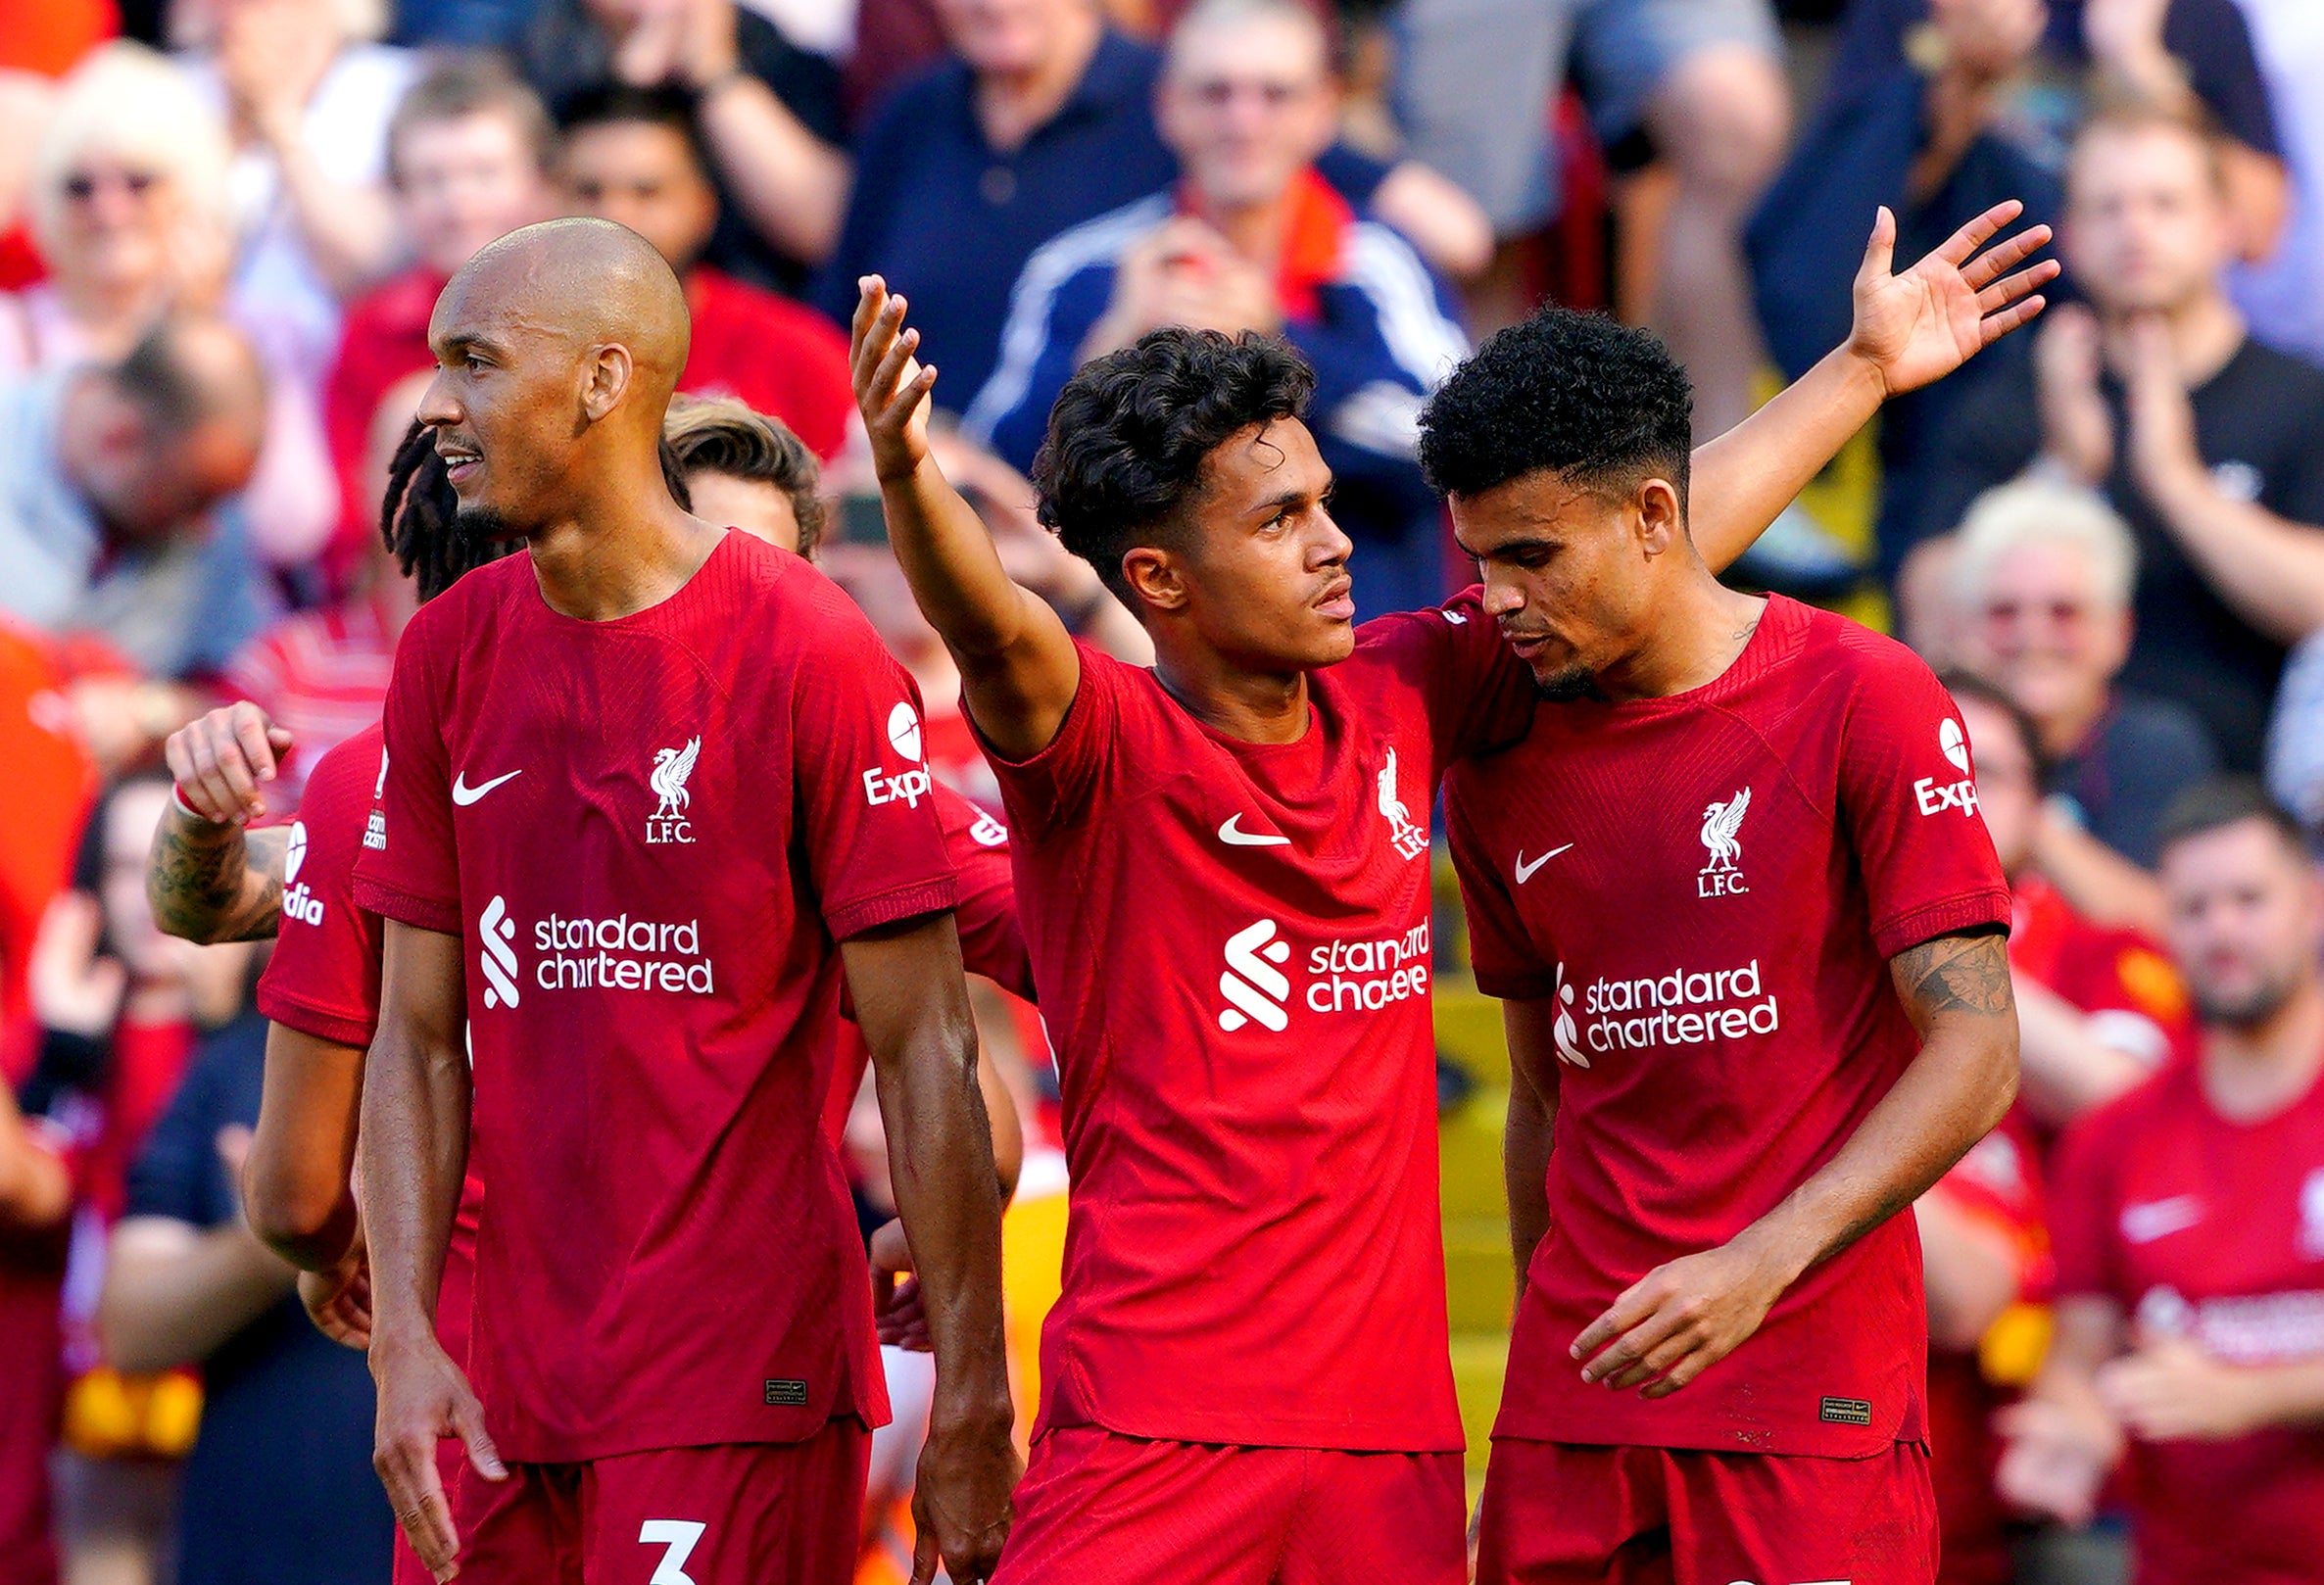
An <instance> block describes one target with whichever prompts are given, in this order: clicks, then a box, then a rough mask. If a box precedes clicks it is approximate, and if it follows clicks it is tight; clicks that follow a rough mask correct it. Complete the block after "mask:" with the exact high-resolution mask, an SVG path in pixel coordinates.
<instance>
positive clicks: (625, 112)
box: [557, 82, 717, 181]
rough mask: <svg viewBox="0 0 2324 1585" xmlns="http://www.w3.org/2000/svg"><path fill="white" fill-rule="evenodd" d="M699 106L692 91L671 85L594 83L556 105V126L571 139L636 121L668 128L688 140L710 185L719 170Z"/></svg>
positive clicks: (691, 153)
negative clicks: (699, 119) (697, 112)
mask: <svg viewBox="0 0 2324 1585" xmlns="http://www.w3.org/2000/svg"><path fill="white" fill-rule="evenodd" d="M696 103H697V101H696V97H695V95H694V93H693V92H692V91H691V90H689V89H686V88H680V87H677V86H675V85H674V84H670V83H654V84H647V85H640V84H637V83H629V82H599V83H592V84H591V85H590V86H588V87H586V88H577V89H575V90H574V91H573V92H572V93H570V94H568V95H567V96H566V97H565V98H563V99H561V100H559V101H557V125H558V126H559V127H561V128H563V130H564V135H565V136H566V137H568V138H569V137H571V136H572V135H573V134H574V133H576V132H582V131H586V130H588V129H589V128H590V127H592V126H621V125H626V124H628V123H630V122H633V121H643V122H644V123H646V124H647V125H649V126H666V127H668V128H669V129H670V130H671V131H673V132H675V133H677V134H678V136H679V137H681V138H683V139H685V141H686V152H687V153H688V154H690V155H692V156H693V157H694V168H695V169H697V170H699V171H701V172H702V179H703V180H705V181H707V180H709V179H710V173H711V172H712V171H713V170H715V169H716V168H717V167H716V165H715V164H714V163H713V162H712V161H711V159H710V150H709V146H708V145H707V144H705V143H703V142H702V127H701V125H700V123H698V122H697V121H696V120H695V107H696Z"/></svg>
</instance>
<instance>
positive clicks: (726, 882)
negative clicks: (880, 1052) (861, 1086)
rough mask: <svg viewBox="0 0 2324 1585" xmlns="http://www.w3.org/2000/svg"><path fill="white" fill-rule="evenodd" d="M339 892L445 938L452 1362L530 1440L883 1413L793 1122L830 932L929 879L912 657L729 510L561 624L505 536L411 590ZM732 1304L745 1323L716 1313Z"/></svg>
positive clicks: (710, 1431)
mask: <svg viewBox="0 0 2324 1585" xmlns="http://www.w3.org/2000/svg"><path fill="white" fill-rule="evenodd" d="M387 750H388V774H387V787H386V806H385V824H384V833H383V845H382V846H380V847H377V848H366V849H365V851H364V853H363V859H362V862H361V863H360V865H359V866H358V870H357V876H356V896H357V898H358V900H359V901H361V902H363V904H365V905H366V906H368V907H371V908H373V909H375V910H376V911H377V912H379V913H382V914H385V915H387V916H388V917H389V918H392V919H399V920H402V921H404V922H405V923H407V924H410V925H414V926H418V927H420V928H422V929H426V930H434V931H442V932H445V933H448V934H458V935H459V936H460V937H461V938H462V940H463V942H464V947H465V952H466V956H467V961H468V964H469V965H470V968H471V970H472V971H473V972H472V973H471V974H470V975H469V977H468V980H467V996H468V1033H469V1046H470V1051H471V1053H472V1058H473V1062H474V1068H475V1079H476V1088H475V1122H474V1126H473V1129H472V1131H471V1146H470V1149H471V1153H472V1159H473V1160H474V1162H475V1164H476V1168H477V1171H478V1175H479V1176H480V1177H482V1178H483V1179H484V1181H485V1183H486V1184H487V1185H488V1192H489V1194H490V1198H491V1215H490V1216H488V1217H487V1218H486V1219H485V1222H484V1227H483V1231H482V1235H481V1237H480V1239H479V1241H478V1245H477V1272H476V1306H475V1316H476V1324H475V1334H474V1338H473V1341H472V1344H471V1349H470V1359H471V1363H472V1369H473V1370H474V1374H475V1376H476V1382H477V1387H478V1390H479V1392H480V1394H481V1396H482V1398H483V1400H484V1402H485V1404H486V1405H487V1414H488V1415H489V1416H490V1417H491V1421H492V1428H493V1434H494V1437H495V1438H496V1440H498V1441H499V1443H500V1445H501V1449H502V1451H503V1452H504V1453H505V1454H507V1455H508V1456H509V1457H511V1458H513V1459H517V1460H521V1461H525V1462H546V1463H557V1462H564V1461H569V1460H580V1459H594V1458H602V1457H608V1456H612V1455H617V1454H621V1453H628V1452H635V1451H641V1450H646V1449H652V1448H662V1447H680V1446H690V1445H698V1444H705V1443H712V1442H770V1441H795V1440H799V1439H800V1438H803V1437H806V1436H809V1435H812V1434H814V1433H815V1432H816V1431H817V1430H819V1429H820V1428H821V1427H822V1425H823V1424H824V1422H825V1421H826V1420H827V1419H828V1418H830V1417H832V1416H834V1415H845V1414H856V1415H860V1416H862V1417H865V1418H867V1419H872V1420H874V1421H878V1420H880V1419H884V1418H885V1416H886V1413H887V1402H886V1392H885V1389H884V1387H883V1384H882V1380H881V1374H880V1368H879V1361H878V1356H877V1348H876V1343H875V1340H874V1338H873V1335H872V1329H871V1287H870V1280H869V1273H868V1272H867V1271H866V1269H865V1265H864V1258H863V1245H862V1241H861V1239H860V1238H859V1237H858V1236H857V1234H856V1231H855V1219H854V1213H853V1210H852V1208H851V1205H850V1202H849V1200H848V1197H847V1185H846V1181H845V1178H844V1177H843V1175H842V1172H841V1166H840V1159H839V1155H838V1152H837V1151H836V1150H834V1149H833V1148H832V1146H831V1144H830V1142H829V1141H828V1140H827V1139H826V1138H825V1137H824V1135H823V1132H822V1129H820V1128H819V1127H818V1121H819V1120H820V1119H821V1117H822V1115H823V1102H824V1097H825V1096H826V1095H827V1094H828V1093H829V1090H830V1087H831V1081H832V1064H833V1060H834V1054H835V1053H836V1051H837V1050H838V1040H837V1038H836V1033H837V1032H836V1025H837V1022H838V1019H839V1004H840V982H841V965H840V958H839V953H838V950H837V945H836V943H837V942H839V941H841V940H845V939H847V937H852V936H855V935H858V934H860V933H862V932H864V931H867V930H870V929H873V928H875V927H877V926H880V925H884V924H888V923H891V922H893V921H896V920H901V919H906V918H910V917H913V916H916V915H920V914H925V913H929V912H931V911H935V910H942V909H948V908H950V907H951V906H952V901H953V897H954V893H955V884H954V880H953V875H952V867H951V865H950V863H949V862H948V861H947V860H946V858H945V856H944V836H943V832H942V831H941V830H940V828H939V827H938V824H937V820H936V814H935V810H934V806H933V804H932V803H931V802H930V799H929V785H930V779H929V775H928V771H927V768H926V767H925V766H924V765H922V764H921V763H920V734H919V716H918V714H917V711H916V710H915V708H914V703H913V699H912V690H911V685H910V682H909V680H908V679H907V678H906V677H905V676H904V674H903V672H902V670H901V669H900V668H899V667H897V666H896V663H895V662H894V661H893V660H892V659H890V658H889V656H888V653H887V651H886V650H885V649H884V648H882V647H881V645H880V641H879V638H878V637H877V635H875V634H874V633H873V631H872V629H871V626H870V624H869V623H867V622H866V621H865V620H864V619H863V617H862V615H861V614H860V613H859V612H858V611H857V610H856V609H855V607H854V606H853V605H852V604H850V603H849V602H848V600H847V597H846V596H845V595H843V594H841V593H840V591H839V590H838V589H837V588H836V587H834V586H833V585H832V584H831V583H830V582H829V581H828V580H826V579H825V578H824V577H823V576H822V575H821V574H820V573H818V572H816V571H815V570H814V569H813V568H812V567H810V566H808V565H807V564H806V563H805V562H804V561H801V560H799V558H798V557H797V556H794V555H790V554H788V553H786V552H780V551H776V550H774V549H772V548H770V547H768V546H766V545H763V544H761V543H760V542H758V541H756V540H754V539H751V538H750V536H748V535H744V534H729V535H726V536H725V537H724V538H723V539H721V540H720V542H719V544H718V547H717V549H716V550H715V551H713V552H711V554H710V556H709V558H708V559H707V560H706V561H705V562H704V563H703V564H702V568H701V569H700V570H699V571H698V572H696V573H695V575H694V577H693V578H692V579H690V580H689V581H688V582H687V583H686V585H685V586H684V587H683V588H681V589H680V590H679V591H677V592H676V593H675V594H673V595H672V596H671V597H670V598H669V599H667V600H663V601H661V602H660V603H659V604H656V605H654V606H652V607H650V608H648V609H646V610H643V611H639V612H637V613H635V614H633V615H630V616H626V617H622V618H619V619H616V620H611V621H605V622H584V621H576V620H574V619H572V618H569V617H566V616H562V615H559V614H558V613H557V612H556V611H555V610H553V609H551V608H550V606H549V605H548V603H547V602H546V601H545V600H542V598H541V594H540V590H539V587H538V585H537V584H536V583H535V581H534V578H533V572H532V564H531V561H530V560H529V559H528V558H526V557H523V556H510V557H508V558H507V559H506V560H504V561H501V562H497V563H495V564H493V565H491V566H488V567H483V568H480V569H478V570H477V571H476V572H473V573H470V574H469V575H468V576H467V577H465V578H462V579H461V580H460V582H459V583H458V584H456V585H455V586H454V587H453V588H452V589H451V590H450V591H449V592H447V593H446V594H444V595H443V596H441V597H439V598H438V599H436V600H433V601H431V602H430V603H429V604H428V605H427V606H426V607H424V608H423V609H422V610H421V611H420V613H419V615H418V616H417V617H416V618H414V619H413V621H412V626H411V627H410V629H408V630H407V632H406V634H405V637H404V644H403V648H402V650H401V651H400V652H399V654H398V656H397V660H396V676H395V683H394V685H393V687H392V689H391V691H390V693H389V695H388V706H387ZM738 1318H747V1320H738Z"/></svg>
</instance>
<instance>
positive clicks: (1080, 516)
mask: <svg viewBox="0 0 2324 1585" xmlns="http://www.w3.org/2000/svg"><path fill="white" fill-rule="evenodd" d="M1314 394H1315V371H1314V370H1313V369H1311V368H1309V367H1308V366H1307V362H1306V360H1304V359H1302V358H1301V357H1300V356H1299V355H1298V354H1297V353H1296V352H1294V351H1292V350H1291V347H1290V345H1289V344H1288V343H1287V342H1284V341H1282V340H1280V339H1278V338H1276V337H1273V336H1262V335H1260V334H1258V333H1257V332H1256V331H1251V330H1245V331H1243V332H1242V333H1241V334H1239V335H1234V336H1230V335H1227V334H1225V333H1223V332H1221V331H1217V330H1187V329H1184V328H1179V327H1172V328H1168V329H1162V330H1151V331H1148V332H1147V333H1146V334H1144V335H1143V336H1140V337H1139V338H1138V340H1137V341H1136V342H1135V343H1134V344H1132V345H1131V346H1128V347H1124V348H1122V349H1120V350H1119V351H1116V352H1111V353H1108V354H1106V355H1105V356H1104V357H1103V358H1095V359H1091V360H1089V362H1087V363H1084V364H1083V365H1082V366H1081V368H1080V370H1079V371H1078V372H1076V373H1075V375H1074V377H1073V378H1072V379H1070V380H1068V381H1066V382H1065V389H1064V390H1062V391H1060V392H1058V393H1057V401H1056V405H1055V406H1053V407H1052V408H1049V432H1048V436H1047V438H1046V439H1045V440H1043V441H1042V442H1041V451H1040V453H1039V455H1037V456H1035V457H1034V459H1033V483H1034V488H1035V489H1036V491H1038V492H1039V495H1040V511H1041V522H1043V523H1044V524H1046V525H1047V526H1048V527H1050V528H1052V529H1054V530H1056V533H1057V537H1058V538H1059V539H1060V540H1062V541H1063V542H1064V545H1065V548H1066V549H1067V550H1068V551H1071V552H1073V553H1074V554H1075V555H1078V556H1080V557H1081V558H1082V559H1083V560H1085V561H1087V562H1089V564H1090V565H1091V566H1092V567H1095V568H1096V569H1097V575H1098V576H1099V577H1100V578H1102V579H1104V580H1105V586H1106V587H1107V588H1108V589H1110V590H1112V591H1113V592H1114V594H1115V595H1116V596H1118V597H1120V599H1121V600H1122V601H1123V603H1124V604H1126V605H1128V606H1129V607H1130V608H1131V609H1132V610H1136V609H1138V601H1137V600H1135V599H1134V598H1133V596H1132V593H1131V590H1130V587H1129V585H1128V583H1127V582H1126V581H1125V580H1124V579H1123V577H1122V557H1123V555H1124V554H1125V553H1127V552H1129V551H1131V550H1133V549H1135V548H1136V547H1138V546H1141V545H1153V546H1161V547H1164V548H1166V549H1175V548H1178V547H1180V546H1183V545H1184V543H1185V540H1184V538H1183V532H1184V529H1185V527H1186V507H1187V506H1188V504H1190V503H1191V502H1192V501H1193V499H1194V497H1195V495H1196V494H1197V493H1198V492H1199V491H1200V489H1201V485H1202V461H1203V458H1205V457H1207V456H1210V454H1211V453H1213V452H1215V451H1217V450H1218V449H1219V447H1221V446H1222V445H1224V444H1226V442H1227V441H1228V440H1230V439H1231V438H1233V437H1234V436H1235V435H1237V434H1240V433H1241V432H1242V431H1243V430H1245V429H1248V428H1250V427H1251V426H1253V425H1254V424H1261V425H1263V424H1270V423H1274V422H1276V421H1277V420H1279V419H1284V418H1297V417H1300V416H1301V415H1302V414H1303V413H1305V411H1306V410H1307V401H1308V398H1309V397H1311V396H1313V395H1314Z"/></svg>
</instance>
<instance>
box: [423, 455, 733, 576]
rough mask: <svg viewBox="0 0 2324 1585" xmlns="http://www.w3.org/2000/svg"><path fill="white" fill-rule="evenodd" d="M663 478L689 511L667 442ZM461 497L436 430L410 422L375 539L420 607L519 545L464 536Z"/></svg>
mask: <svg viewBox="0 0 2324 1585" xmlns="http://www.w3.org/2000/svg"><path fill="white" fill-rule="evenodd" d="M661 476H662V479H663V482H665V483H666V484H668V485H669V487H670V494H671V495H672V496H675V497H676V498H677V501H678V504H679V505H681V506H683V507H685V508H686V509H687V510H689V511H691V510H693V509H694V502H693V500H692V498H691V497H689V496H688V494H687V491H686V479H685V476H684V475H683V474H681V473H680V472H679V471H678V455H677V453H675V452H673V451H671V450H670V443H669V442H668V441H667V440H666V439H665V440H664V441H663V442H662V443H661ZM459 516H460V497H459V496H457V495H455V494H453V490H452V479H451V477H450V475H448V474H447V473H446V472H445V471H444V459H443V458H442V457H440V456H437V455H436V432H435V431H434V430H432V429H430V428H428V426H427V425H425V424H423V423H421V422H419V421H418V420H417V419H413V420H412V427H411V428H410V429H407V430H405V431H404V443H403V444H402V445H401V446H398V447H397V448H396V457H395V460H394V461H393V462H391V463H390V464H388V469H387V494H386V495H385V496H384V497H382V498H381V500H380V503H379V537H380V538H381V539H382V540H384V541H386V542H387V552H388V554H390V555H392V556H394V557H395V558H396V565H397V566H398V567H400V568H402V569H403V573H404V576H405V577H407V578H410V579H412V581H413V582H414V583H415V584H417V585H418V588H419V599H420V602H421V603H422V604H425V603H426V602H427V601H429V600H434V599H435V598H436V597H437V596H438V595H441V594H442V593H444V591H445V590H447V589H450V588H451V587H452V586H453V585H454V584H456V583H458V582H459V581H460V576H461V574H463V573H468V572H473V571H475V570H476V568H478V567H480V566H483V565H484V564H485V563H486V562H487V561H498V560H499V559H500V558H501V557H502V556H504V555H507V554H508V552H510V551H513V550H515V549H516V547H517V545H518V544H519V543H520V542H519V541H516V540H512V539H510V540H488V539H485V538H483V537H482V536H480V535H475V534H463V533H461V532H460V528H459V526H458V524H457V523H456V522H455V519H456V518H458V517H459Z"/></svg>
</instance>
